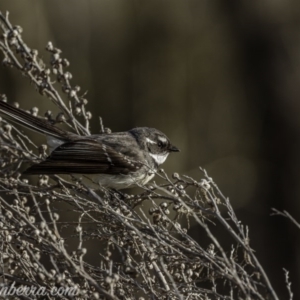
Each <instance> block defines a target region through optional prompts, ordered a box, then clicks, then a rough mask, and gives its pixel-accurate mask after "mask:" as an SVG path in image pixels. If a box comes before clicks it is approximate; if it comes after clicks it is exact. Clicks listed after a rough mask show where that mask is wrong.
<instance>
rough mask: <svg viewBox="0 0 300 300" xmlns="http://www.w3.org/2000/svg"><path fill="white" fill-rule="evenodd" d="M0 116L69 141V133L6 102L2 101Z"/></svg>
mask: <svg viewBox="0 0 300 300" xmlns="http://www.w3.org/2000/svg"><path fill="white" fill-rule="evenodd" d="M0 114H2V115H4V116H6V117H8V118H9V119H10V120H11V121H13V122H16V123H18V124H21V125H24V126H25V127H28V128H29V129H32V130H34V131H37V132H39V133H43V134H46V135H49V136H52V137H54V138H57V139H59V140H64V139H68V137H69V133H68V132H67V131H65V130H63V129H60V128H58V127H56V126H54V125H52V124H51V123H50V122H49V121H47V120H44V119H41V118H38V117H35V116H33V115H31V114H29V113H27V112H26V111H24V110H21V109H19V108H16V107H14V106H12V105H10V104H8V103H6V102H4V101H0Z"/></svg>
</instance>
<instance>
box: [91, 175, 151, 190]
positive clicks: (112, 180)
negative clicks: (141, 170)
mask: <svg viewBox="0 0 300 300" xmlns="http://www.w3.org/2000/svg"><path fill="white" fill-rule="evenodd" d="M154 175H155V174H154V173H153V172H152V173H148V174H146V175H140V176H137V175H135V174H133V175H132V176H130V175H107V174H105V175H104V174H98V175H96V177H95V180H96V181H97V182H98V183H99V185H101V186H103V187H107V188H112V189H117V190H119V189H125V188H128V187H131V186H134V185H145V184H147V183H148V182H149V181H150V180H151V179H152V178H153V177H154Z"/></svg>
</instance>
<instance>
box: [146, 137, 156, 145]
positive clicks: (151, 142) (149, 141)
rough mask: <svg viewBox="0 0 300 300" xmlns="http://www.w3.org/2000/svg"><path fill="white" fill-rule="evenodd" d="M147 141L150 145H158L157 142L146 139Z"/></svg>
mask: <svg viewBox="0 0 300 300" xmlns="http://www.w3.org/2000/svg"><path fill="white" fill-rule="evenodd" d="M146 141H147V142H148V143H150V144H156V142H154V141H152V140H150V139H149V138H146Z"/></svg>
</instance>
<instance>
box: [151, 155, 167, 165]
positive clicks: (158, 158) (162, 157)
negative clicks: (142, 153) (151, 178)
mask: <svg viewBox="0 0 300 300" xmlns="http://www.w3.org/2000/svg"><path fill="white" fill-rule="evenodd" d="M149 154H150V156H151V157H153V159H154V160H155V161H156V163H157V164H158V165H161V164H163V163H164V162H165V160H166V159H167V157H168V155H169V153H164V154H153V153H149Z"/></svg>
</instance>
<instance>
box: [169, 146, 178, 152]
mask: <svg viewBox="0 0 300 300" xmlns="http://www.w3.org/2000/svg"><path fill="white" fill-rule="evenodd" d="M168 150H169V151H170V152H179V151H180V150H179V149H178V148H177V147H175V146H173V145H170V146H169V149H168Z"/></svg>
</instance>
